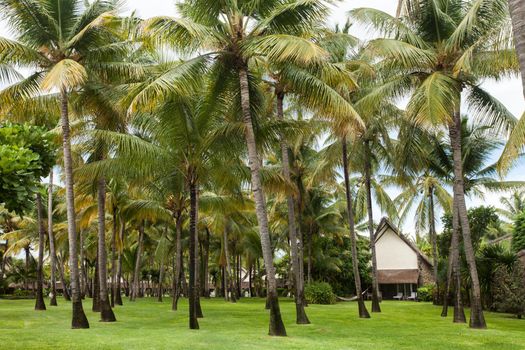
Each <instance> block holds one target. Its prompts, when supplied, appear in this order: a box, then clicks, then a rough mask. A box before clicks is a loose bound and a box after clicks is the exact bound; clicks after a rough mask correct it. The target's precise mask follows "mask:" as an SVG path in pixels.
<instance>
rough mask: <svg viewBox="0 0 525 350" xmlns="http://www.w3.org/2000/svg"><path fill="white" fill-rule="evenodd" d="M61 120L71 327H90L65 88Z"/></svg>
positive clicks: (61, 101)
mask: <svg viewBox="0 0 525 350" xmlns="http://www.w3.org/2000/svg"><path fill="white" fill-rule="evenodd" d="M60 107H61V108H60V120H61V124H62V141H63V154H64V173H65V187H66V207H67V223H68V225H67V231H68V241H69V269H70V273H71V299H72V306H73V314H72V319H71V327H72V328H74V329H77V328H89V322H88V320H87V318H86V314H85V313H84V309H83V307H82V299H81V297H80V289H79V280H80V279H79V272H78V250H77V228H76V218H75V193H74V190H73V184H74V179H73V160H72V156H71V138H70V128H69V111H68V95H67V92H66V90H65V89H64V88H63V89H62V90H61V92H60Z"/></svg>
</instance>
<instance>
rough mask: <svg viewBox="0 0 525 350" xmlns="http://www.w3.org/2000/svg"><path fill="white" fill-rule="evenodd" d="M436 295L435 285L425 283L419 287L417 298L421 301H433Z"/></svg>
mask: <svg viewBox="0 0 525 350" xmlns="http://www.w3.org/2000/svg"><path fill="white" fill-rule="evenodd" d="M433 295H434V285H432V284H430V285H425V286H423V287H420V288H418V289H417V299H418V300H419V301H432V298H433Z"/></svg>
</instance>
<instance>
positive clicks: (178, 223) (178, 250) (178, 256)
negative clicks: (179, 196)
mask: <svg viewBox="0 0 525 350" xmlns="http://www.w3.org/2000/svg"><path fill="white" fill-rule="evenodd" d="M175 227H176V237H175V240H176V243H175V260H176V264H175V273H174V276H173V302H172V304H171V309H172V310H173V311H176V310H177V303H178V301H179V295H180V275H181V273H182V210H181V209H179V210H177V214H176V215H175Z"/></svg>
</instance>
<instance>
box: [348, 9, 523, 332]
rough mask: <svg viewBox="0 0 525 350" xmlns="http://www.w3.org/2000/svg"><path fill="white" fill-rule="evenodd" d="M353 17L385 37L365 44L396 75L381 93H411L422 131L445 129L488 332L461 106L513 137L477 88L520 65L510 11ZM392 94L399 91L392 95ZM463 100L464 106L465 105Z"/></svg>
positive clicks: (476, 321) (476, 323) (477, 303)
mask: <svg viewBox="0 0 525 350" xmlns="http://www.w3.org/2000/svg"><path fill="white" fill-rule="evenodd" d="M352 17H353V18H355V19H356V20H358V21H362V22H365V23H367V24H369V25H372V26H374V27H376V28H378V29H380V31H382V32H383V34H385V35H386V36H387V38H385V39H376V40H373V41H371V42H370V43H369V44H368V48H367V51H368V53H369V54H370V55H373V56H375V57H378V58H380V59H383V60H382V61H381V63H379V64H380V66H382V67H383V68H384V69H386V68H391V69H395V70H397V71H398V72H399V74H398V75H397V76H396V77H395V78H393V79H390V80H388V81H387V82H386V84H384V88H382V89H378V93H379V94H381V95H387V96H399V95H402V94H403V95H404V94H406V93H408V92H412V95H411V98H410V102H409V104H408V107H407V113H408V116H409V117H410V118H412V120H413V121H415V122H416V123H417V124H420V125H427V126H433V127H436V126H445V127H447V129H448V133H449V137H450V141H451V145H452V150H453V159H454V203H455V207H456V208H457V210H454V211H453V212H454V213H455V214H456V215H458V216H459V220H458V221H459V224H460V227H461V231H462V233H463V242H464V247H465V252H466V257H467V262H468V267H469V271H470V275H471V281H472V298H471V309H472V313H471V318H470V326H471V327H473V328H485V327H486V323H485V319H484V316H483V310H482V303H481V292H480V286H479V278H478V276H477V270H476V261H475V256H474V250H473V246H472V240H471V235H470V228H469V223H468V217H467V209H466V204H465V183H464V178H463V167H462V158H463V157H462V150H461V110H460V106H461V102H462V101H464V102H466V103H467V105H468V106H469V108H470V109H471V110H473V111H475V117H476V118H478V119H485V120H490V121H491V123H493V124H494V125H496V126H497V127H498V129H500V130H502V129H506V130H508V127H509V125H513V124H514V123H515V119H514V118H513V117H512V116H511V115H510V113H508V111H507V110H506V109H505V108H504V107H503V106H502V105H501V104H500V103H499V102H498V101H497V100H495V99H494V98H493V97H492V96H490V94H488V93H487V92H486V91H485V90H483V89H482V88H480V87H479V85H478V82H479V81H481V80H482V79H484V78H489V77H499V76H503V75H509V74H515V73H516V72H517V69H518V60H517V58H516V55H515V53H514V51H513V50H512V43H511V40H510V39H511V34H510V33H509V31H508V28H509V26H508V24H509V23H508V11H507V3H506V1H503V0H496V1H483V0H480V1H467V2H464V1H459V0H458V1H456V0H447V1H443V2H439V3H436V2H434V1H430V0H420V1H417V11H416V13H415V14H413V15H410V16H403V17H401V18H399V19H398V18H395V17H392V16H390V15H388V14H386V13H383V12H381V11H378V10H373V9H356V10H353V11H352ZM394 86H395V87H394ZM462 95H466V96H467V99H466V100H463V99H462Z"/></svg>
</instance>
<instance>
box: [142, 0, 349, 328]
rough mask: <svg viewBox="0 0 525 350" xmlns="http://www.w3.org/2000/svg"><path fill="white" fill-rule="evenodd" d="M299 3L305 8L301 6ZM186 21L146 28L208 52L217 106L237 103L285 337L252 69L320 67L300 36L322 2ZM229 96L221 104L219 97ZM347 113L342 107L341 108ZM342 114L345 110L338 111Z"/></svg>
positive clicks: (231, 7)
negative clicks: (262, 63)
mask: <svg viewBox="0 0 525 350" xmlns="http://www.w3.org/2000/svg"><path fill="white" fill-rule="evenodd" d="M299 3H300V4H301V6H298V5H299ZM179 10H180V13H181V14H182V16H183V20H177V19H173V18H166V17H159V18H154V19H152V20H150V21H148V23H147V28H148V30H149V32H150V33H151V34H152V35H153V36H154V37H156V36H158V37H160V38H162V39H164V41H165V42H167V43H169V44H172V45H174V46H176V47H179V48H181V47H182V48H183V49H186V51H187V50H188V49H192V48H193V49H196V48H199V47H200V48H205V49H206V50H208V52H209V53H208V54H207V55H206V56H207V57H215V58H216V59H215V65H214V67H213V68H212V72H213V73H212V74H213V78H212V79H213V80H214V82H213V88H212V91H213V92H214V94H213V95H214V96H213V97H214V98H213V101H232V98H233V101H234V103H236V104H237V106H238V107H240V111H241V115H242V121H243V123H244V133H245V139H246V145H247V150H248V164H249V167H250V170H251V184H252V191H253V195H254V198H255V204H256V214H257V220H258V223H259V230H260V237H261V244H262V249H263V257H264V262H265V268H266V270H267V274H266V275H267V281H268V300H269V305H270V327H269V328H270V329H269V334H270V335H277V336H284V335H286V330H285V327H284V324H283V322H282V319H281V314H280V308H279V303H278V299H277V284H276V279H275V267H274V263H273V253H272V249H271V242H270V232H269V226H268V215H267V210H266V203H265V195H264V190H263V187H262V181H261V173H260V171H261V159H260V157H259V151H258V150H257V142H256V137H255V132H254V125H257V120H256V118H255V117H256V111H257V107H256V102H257V101H256V99H254V94H255V91H256V85H255V84H256V81H257V80H256V77H255V76H254V75H253V73H254V72H255V71H254V70H253V69H254V68H253V67H252V66H251V64H252V63H253V62H254V60H256V59H258V58H265V59H266V60H267V61H268V62H269V63H271V64H277V63H286V62H288V63H295V64H297V65H302V64H305V63H311V62H314V61H320V60H321V59H322V58H323V56H324V52H323V50H321V49H320V48H319V47H317V46H316V45H315V44H314V43H313V42H311V41H310V40H308V39H305V38H304V37H301V36H298V35H297V34H301V33H305V32H306V30H307V29H309V28H311V27H312V24H313V23H316V22H318V21H321V20H322V19H323V17H324V16H325V14H326V13H327V6H326V3H325V2H324V1H311V0H308V1H301V2H298V1H290V2H284V3H283V2H281V1H277V0H269V1H264V2H225V3H223V2H216V1H209V0H187V1H185V2H183V3H181V4H180V5H179ZM226 95H228V96H230V97H229V98H226V99H223V98H220V96H226ZM343 108H344V107H343ZM340 109H341V108H340Z"/></svg>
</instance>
